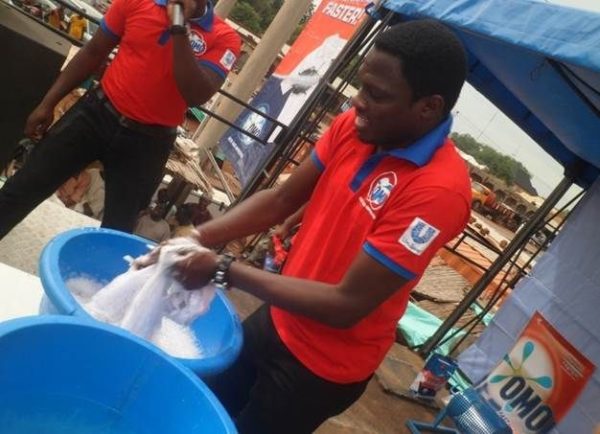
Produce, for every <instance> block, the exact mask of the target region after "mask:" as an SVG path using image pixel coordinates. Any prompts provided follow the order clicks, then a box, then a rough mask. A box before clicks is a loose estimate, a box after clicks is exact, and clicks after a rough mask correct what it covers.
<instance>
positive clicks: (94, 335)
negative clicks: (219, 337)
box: [0, 315, 237, 434]
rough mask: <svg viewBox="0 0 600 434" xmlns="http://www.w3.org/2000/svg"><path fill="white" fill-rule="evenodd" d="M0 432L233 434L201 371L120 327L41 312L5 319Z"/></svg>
mask: <svg viewBox="0 0 600 434" xmlns="http://www.w3.org/2000/svg"><path fill="white" fill-rule="evenodd" d="M0 354H1V355H2V357H0V384H1V385H2V387H0V427H1V428H0V430H1V432H3V433H18V434H40V433H44V434H82V433H90V434H91V433H94V434H134V433H135V434H137V433H139V434H166V433H168V434H193V433H202V434H228V433H236V432H237V431H236V429H235V427H234V426H233V423H232V422H231V419H230V418H229V416H228V415H227V413H226V412H225V410H224V409H223V407H222V406H221V404H220V403H219V401H218V400H217V399H216V397H215V396H214V395H213V394H212V392H211V391H210V390H209V389H208V387H206V385H204V384H203V383H202V382H201V381H200V380H199V379H198V377H197V376H195V375H194V374H193V373H192V372H191V371H189V370H188V369H186V368H184V367H183V366H181V365H180V364H179V363H176V362H174V361H173V360H172V359H171V358H170V357H166V356H165V354H164V353H163V352H161V351H159V350H158V349H156V347H154V346H153V345H150V344H148V343H147V342H145V341H143V340H141V339H138V338H136V337H135V336H133V335H132V334H130V333H127V332H125V331H122V330H120V329H118V328H116V327H112V326H109V325H105V324H101V323H99V322H97V321H94V322H92V321H89V320H85V319H81V318H75V317H67V316H59V315H44V316H37V317H30V318H20V319H16V320H12V321H8V322H4V323H0Z"/></svg>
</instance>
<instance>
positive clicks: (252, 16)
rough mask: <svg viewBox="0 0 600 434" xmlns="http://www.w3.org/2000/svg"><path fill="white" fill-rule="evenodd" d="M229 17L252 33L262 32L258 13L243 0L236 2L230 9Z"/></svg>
mask: <svg viewBox="0 0 600 434" xmlns="http://www.w3.org/2000/svg"><path fill="white" fill-rule="evenodd" d="M230 18H231V19H232V20H233V21H235V22H236V23H238V24H239V25H240V26H242V27H244V28H246V29H248V30H249V31H251V32H252V33H254V34H257V35H262V33H263V32H264V29H263V28H262V27H261V18H260V15H259V14H258V13H257V12H256V10H255V9H254V8H253V7H252V6H251V5H250V4H248V3H247V2H245V1H239V2H237V3H236V5H235V7H234V8H233V10H232V11H231V15H230Z"/></svg>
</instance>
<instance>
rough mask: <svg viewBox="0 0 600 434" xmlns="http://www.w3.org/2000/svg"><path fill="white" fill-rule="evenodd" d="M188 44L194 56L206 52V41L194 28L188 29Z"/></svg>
mask: <svg viewBox="0 0 600 434" xmlns="http://www.w3.org/2000/svg"><path fill="white" fill-rule="evenodd" d="M189 39H190V45H191V46H192V51H193V52H194V54H195V55H196V56H202V55H203V54H204V53H206V41H205V40H204V36H202V34H200V33H198V32H197V31H196V30H193V29H192V30H191V31H190V36H189Z"/></svg>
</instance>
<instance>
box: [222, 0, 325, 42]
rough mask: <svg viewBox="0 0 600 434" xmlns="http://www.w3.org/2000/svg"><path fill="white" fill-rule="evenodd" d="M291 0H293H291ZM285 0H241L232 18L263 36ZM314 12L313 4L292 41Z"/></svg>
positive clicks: (235, 7)
mask: <svg viewBox="0 0 600 434" xmlns="http://www.w3.org/2000/svg"><path fill="white" fill-rule="evenodd" d="M290 1H291V0H290ZM282 5H283V0H239V1H238V2H237V3H236V5H235V6H234V8H233V10H232V11H231V16H230V18H231V19H232V20H233V21H235V22H236V23H237V24H239V25H240V26H242V27H244V28H246V29H248V30H250V31H251V32H252V33H254V34H255V35H257V36H262V35H263V34H264V33H265V31H266V30H267V28H268V27H269V25H270V24H271V21H273V18H275V15H277V12H279V9H281V6H282ZM313 12H314V6H313V5H312V4H311V5H310V9H309V10H308V12H307V13H306V14H305V15H304V17H303V18H302V20H300V23H299V24H298V27H297V28H296V30H295V31H294V33H293V34H292V36H291V38H290V43H291V42H293V41H294V40H295V39H296V37H298V35H299V34H300V32H301V31H302V30H303V29H304V26H305V25H306V23H307V22H308V20H309V19H310V17H311V16H312V14H313Z"/></svg>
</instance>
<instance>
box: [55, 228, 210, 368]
mask: <svg viewBox="0 0 600 434" xmlns="http://www.w3.org/2000/svg"><path fill="white" fill-rule="evenodd" d="M171 243H173V244H169V245H166V246H164V247H162V249H161V254H160V257H159V259H158V262H157V263H156V264H154V265H151V266H148V267H146V268H143V269H141V270H135V269H133V268H130V269H129V270H128V271H127V272H125V273H123V274H121V275H119V276H117V277H115V278H114V279H113V280H112V281H111V282H110V283H109V284H108V285H103V284H102V283H100V282H97V281H96V280H94V279H92V278H90V277H89V276H84V275H81V276H74V277H72V278H70V279H68V280H67V281H66V282H65V284H66V286H67V287H68V288H69V289H70V290H71V293H72V294H73V296H74V297H75V299H76V300H77V301H78V302H79V303H80V304H81V306H82V307H83V308H84V309H85V310H86V311H87V312H88V313H89V314H90V315H92V316H93V317H94V318H96V319H97V320H99V321H103V322H106V323H109V324H112V325H116V326H119V327H122V328H125V329H127V330H129V331H131V332H132V333H134V334H136V335H138V336H140V337H142V338H144V339H147V340H149V341H151V342H152V343H154V344H155V345H157V346H158V347H159V348H161V349H162V350H163V351H165V352H166V353H168V354H170V355H171V356H173V357H178V358H184V359H186V358H187V359H196V358H201V357H202V349H201V346H200V343H199V342H198V340H197V339H196V336H195V334H194V332H193V330H192V329H191V327H190V324H191V323H192V321H193V320H194V319H196V318H197V317H198V316H199V315H202V314H203V313H205V312H206V311H207V310H208V308H209V307H210V303H211V302H212V300H213V298H214V296H215V289H214V286H212V285H207V286H205V287H204V288H200V289H197V290H193V291H188V290H186V289H185V288H183V287H182V286H181V284H180V283H179V282H178V281H177V280H176V279H174V278H173V277H172V274H171V271H170V268H171V267H172V266H173V264H174V263H175V262H177V261H178V260H181V259H182V258H183V257H186V255H189V254H193V253H194V252H197V251H201V250H202V249H204V248H203V247H201V246H199V245H198V244H197V243H195V242H193V241H191V240H188V239H176V240H172V241H171Z"/></svg>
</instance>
